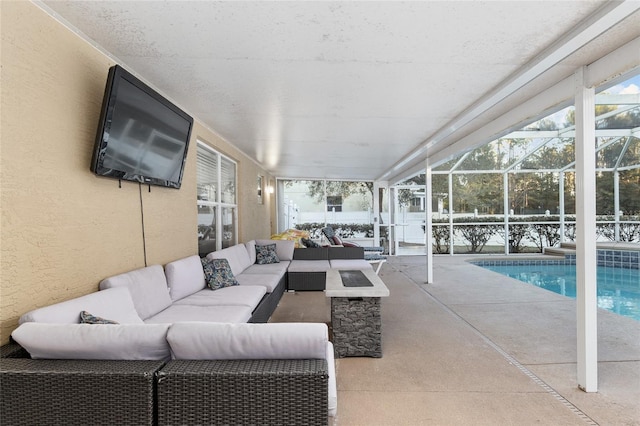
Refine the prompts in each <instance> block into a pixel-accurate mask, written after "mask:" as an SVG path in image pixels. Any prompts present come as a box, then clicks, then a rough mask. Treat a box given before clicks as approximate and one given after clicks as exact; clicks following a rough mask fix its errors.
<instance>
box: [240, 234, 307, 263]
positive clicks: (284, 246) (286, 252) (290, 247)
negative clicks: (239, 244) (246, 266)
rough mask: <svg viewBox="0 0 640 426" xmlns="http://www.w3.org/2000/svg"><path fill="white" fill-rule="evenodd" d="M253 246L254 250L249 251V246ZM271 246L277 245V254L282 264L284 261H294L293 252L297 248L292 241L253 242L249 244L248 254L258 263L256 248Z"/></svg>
mask: <svg viewBox="0 0 640 426" xmlns="http://www.w3.org/2000/svg"><path fill="white" fill-rule="evenodd" d="M251 244H253V250H252V251H249V250H250V249H249V246H250V245H251ZM270 244H275V245H276V254H277V255H278V259H280V262H282V261H283V260H293V251H294V249H295V248H296V242H295V241H290V240H253V241H249V242H248V243H247V252H249V253H250V256H251V259H252V260H253V262H251V263H256V248H255V246H267V245H270Z"/></svg>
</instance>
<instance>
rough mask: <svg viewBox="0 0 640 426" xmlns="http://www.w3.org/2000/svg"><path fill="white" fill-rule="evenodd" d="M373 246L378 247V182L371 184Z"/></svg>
mask: <svg viewBox="0 0 640 426" xmlns="http://www.w3.org/2000/svg"><path fill="white" fill-rule="evenodd" d="M373 245H374V246H380V245H381V244H380V182H378V181H375V182H373Z"/></svg>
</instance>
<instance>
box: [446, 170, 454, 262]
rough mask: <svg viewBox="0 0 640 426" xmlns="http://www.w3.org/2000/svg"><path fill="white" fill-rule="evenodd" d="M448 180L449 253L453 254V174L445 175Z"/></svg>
mask: <svg viewBox="0 0 640 426" xmlns="http://www.w3.org/2000/svg"><path fill="white" fill-rule="evenodd" d="M447 180H448V181H449V254H450V255H452V256H453V175H452V174H451V173H449V174H448V175H447Z"/></svg>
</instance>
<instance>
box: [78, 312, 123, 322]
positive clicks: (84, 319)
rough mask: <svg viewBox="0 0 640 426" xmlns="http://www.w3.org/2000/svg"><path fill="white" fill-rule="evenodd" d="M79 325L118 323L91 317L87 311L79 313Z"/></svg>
mask: <svg viewBox="0 0 640 426" xmlns="http://www.w3.org/2000/svg"><path fill="white" fill-rule="evenodd" d="M80 324H118V322H117V321H111V320H108V319H104V318H100V317H97V316H95V315H91V314H90V313H89V312H87V311H82V312H80Z"/></svg>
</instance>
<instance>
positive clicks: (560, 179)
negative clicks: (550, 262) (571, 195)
mask: <svg viewBox="0 0 640 426" xmlns="http://www.w3.org/2000/svg"><path fill="white" fill-rule="evenodd" d="M558 203H559V204H558V205H559V206H560V207H559V208H560V211H559V212H558V213H559V214H560V243H561V244H562V243H564V241H565V236H564V231H565V229H564V228H565V224H564V171H561V172H560V176H559V177H558Z"/></svg>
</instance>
